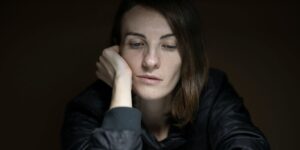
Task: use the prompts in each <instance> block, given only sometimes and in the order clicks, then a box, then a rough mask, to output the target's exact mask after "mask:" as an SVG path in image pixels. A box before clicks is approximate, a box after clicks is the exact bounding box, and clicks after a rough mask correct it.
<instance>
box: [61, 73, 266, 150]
mask: <svg viewBox="0 0 300 150" xmlns="http://www.w3.org/2000/svg"><path fill="white" fill-rule="evenodd" d="M110 99H111V88H110V87H109V86H107V85H106V84H105V83H104V82H102V81H97V82H95V83H94V84H93V85H91V86H90V87H89V88H87V89H86V90H85V91H84V92H82V93H81V94H80V95H79V96H77V97H76V98H75V99H74V100H72V101H71V102H70V103H69V104H68V105H67V107H66V113H65V120H64V124H63V127H62V130H61V131H62V132H61V140H62V148H63V149H65V150H96V149H97V150H100V149H101V150H159V149H164V150H173V149H174V150H176V149H178V150H180V149H184V150H239V149H242V150H269V149H270V147H269V144H268V142H267V140H266V138H265V137H264V135H263V133H262V132H261V131H260V130H259V129H258V128H257V127H255V126H254V125H253V123H252V122H251V118H250V116H249V113H248V111H247V110H246V108H245V106H244V104H243V101H242V98H241V97H239V96H238V94H237V93H236V92H235V90H234V89H233V87H232V86H231V85H230V83H229V82H228V79H227V77H226V75H225V74H224V72H222V71H220V70H216V69H210V73H209V79H208V82H207V84H206V86H205V88H204V90H203V91H202V93H201V97H200V106H199V110H198V115H197V116H196V118H195V121H194V122H193V123H192V124H189V125H187V126H185V127H184V128H181V129H179V128H176V127H174V126H171V128H170V129H169V134H168V137H167V138H166V139H165V140H163V141H160V142H158V141H157V140H156V139H155V138H154V136H153V135H152V134H151V133H149V132H148V131H147V130H146V129H145V128H144V127H143V124H142V123H141V112H140V111H139V110H137V109H135V108H125V107H124V108H122V107H120V108H114V109H111V110H109V111H107V110H108V108H109V104H110Z"/></svg>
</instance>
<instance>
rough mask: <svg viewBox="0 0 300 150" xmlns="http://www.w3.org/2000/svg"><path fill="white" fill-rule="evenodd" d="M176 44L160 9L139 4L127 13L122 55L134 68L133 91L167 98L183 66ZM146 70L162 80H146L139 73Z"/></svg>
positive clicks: (154, 97)
mask: <svg viewBox="0 0 300 150" xmlns="http://www.w3.org/2000/svg"><path fill="white" fill-rule="evenodd" d="M135 34H136V35H135ZM176 44H177V43H176V38H175V36H174V35H172V30H171V29H170V27H169V25H168V23H167V21H166V20H165V19H164V17H163V16H162V15H161V14H159V13H158V12H156V11H154V10H151V9H147V8H143V7H140V6H136V7H134V8H133V9H131V10H130V11H128V12H127V13H126V14H125V16H124V18H123V26H122V43H121V55H122V57H123V58H124V59H125V61H126V62H127V63H128V65H129V66H130V68H131V70H132V72H133V74H132V75H133V91H134V92H135V94H137V95H138V96H139V97H140V98H141V99H143V100H160V99H163V98H165V97H166V96H168V95H169V94H170V93H171V91H172V90H173V89H174V87H175V86H176V84H177V82H178V80H179V77H180V67H181V58H180V55H179V51H178V50H177V47H176ZM146 74H147V75H154V76H156V77H158V78H160V79H161V81H160V82H159V83H157V84H146V83H145V82H143V80H142V79H141V78H139V77H138V76H139V75H146Z"/></svg>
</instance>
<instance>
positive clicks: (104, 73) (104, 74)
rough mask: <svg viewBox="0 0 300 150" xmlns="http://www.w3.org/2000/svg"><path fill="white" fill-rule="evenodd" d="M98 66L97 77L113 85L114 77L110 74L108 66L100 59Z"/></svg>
mask: <svg viewBox="0 0 300 150" xmlns="http://www.w3.org/2000/svg"><path fill="white" fill-rule="evenodd" d="M96 68H97V69H96V76H97V78H98V79H100V80H102V81H104V82H105V83H106V84H108V85H109V86H112V79H111V78H110V75H109V74H108V72H107V70H106V68H105V67H104V66H103V65H102V64H101V63H100V62H99V61H98V62H97V63H96Z"/></svg>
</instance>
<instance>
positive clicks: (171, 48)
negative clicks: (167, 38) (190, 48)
mask: <svg viewBox="0 0 300 150" xmlns="http://www.w3.org/2000/svg"><path fill="white" fill-rule="evenodd" d="M162 47H163V48H165V49H168V50H175V49H176V48H177V46H176V45H162Z"/></svg>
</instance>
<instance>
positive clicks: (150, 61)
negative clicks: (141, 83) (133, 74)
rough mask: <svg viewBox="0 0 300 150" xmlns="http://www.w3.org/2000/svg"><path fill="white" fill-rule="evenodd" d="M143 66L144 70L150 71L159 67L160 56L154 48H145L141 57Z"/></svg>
mask: <svg viewBox="0 0 300 150" xmlns="http://www.w3.org/2000/svg"><path fill="white" fill-rule="evenodd" d="M142 66H143V68H144V69H145V70H146V71H152V70H155V69H158V68H159V67H160V58H159V55H158V52H157V51H156V50H154V49H153V50H147V51H146V52H145V54H144V58H143V64H142Z"/></svg>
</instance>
